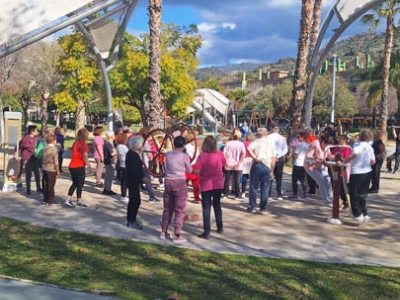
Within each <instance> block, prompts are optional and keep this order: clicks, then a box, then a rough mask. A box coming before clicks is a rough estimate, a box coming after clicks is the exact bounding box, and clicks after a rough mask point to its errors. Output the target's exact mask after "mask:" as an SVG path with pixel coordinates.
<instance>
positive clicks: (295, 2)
mask: <svg viewBox="0 0 400 300" xmlns="http://www.w3.org/2000/svg"><path fill="white" fill-rule="evenodd" d="M299 3H300V1H299V0H271V1H269V3H268V5H269V6H271V7H294V6H295V7H297V6H299Z"/></svg>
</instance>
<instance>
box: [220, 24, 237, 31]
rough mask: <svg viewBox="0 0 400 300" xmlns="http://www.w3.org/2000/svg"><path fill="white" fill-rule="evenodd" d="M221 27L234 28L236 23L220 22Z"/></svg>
mask: <svg viewBox="0 0 400 300" xmlns="http://www.w3.org/2000/svg"><path fill="white" fill-rule="evenodd" d="M222 28H229V29H232V30H233V29H235V28H236V24H235V23H222Z"/></svg>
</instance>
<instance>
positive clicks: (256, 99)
mask: <svg viewBox="0 0 400 300" xmlns="http://www.w3.org/2000/svg"><path fill="white" fill-rule="evenodd" d="M271 99H272V87H271V86H266V87H264V88H262V89H260V90H258V91H256V92H253V93H250V94H248V95H247V96H245V97H244V101H245V103H246V106H245V109H249V110H255V111H258V112H260V111H267V110H269V111H270V112H271V113H273V112H274V106H273V104H272V100H271Z"/></svg>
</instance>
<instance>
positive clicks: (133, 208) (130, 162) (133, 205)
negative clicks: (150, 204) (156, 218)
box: [125, 136, 145, 230]
mask: <svg viewBox="0 0 400 300" xmlns="http://www.w3.org/2000/svg"><path fill="white" fill-rule="evenodd" d="M142 146H143V137H141V136H134V137H132V138H130V139H129V141H128V148H129V151H128V153H127V154H126V161H125V167H126V172H125V181H126V186H127V187H128V189H129V202H128V207H127V213H126V226H127V227H131V228H134V229H139V230H140V229H142V224H140V223H139V222H138V221H137V214H138V211H139V207H140V204H141V203H142V200H141V198H140V185H141V184H142V182H143V180H144V179H145V177H144V173H143V168H142V160H141V159H140V155H139V153H140V152H141V151H142Z"/></svg>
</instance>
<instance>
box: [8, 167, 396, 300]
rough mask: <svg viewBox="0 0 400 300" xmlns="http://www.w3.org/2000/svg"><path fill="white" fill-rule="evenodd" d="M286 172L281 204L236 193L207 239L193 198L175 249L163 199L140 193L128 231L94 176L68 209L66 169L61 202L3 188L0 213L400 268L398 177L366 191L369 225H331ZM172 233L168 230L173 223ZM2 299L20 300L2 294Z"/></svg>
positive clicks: (56, 224) (200, 246)
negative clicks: (262, 205) (264, 211)
mask: <svg viewBox="0 0 400 300" xmlns="http://www.w3.org/2000/svg"><path fill="white" fill-rule="evenodd" d="M64 163H65V164H67V162H64ZM64 169H65V170H67V169H66V168H64ZM290 171H291V169H290V168H285V175H284V180H283V181H284V189H285V190H286V191H287V192H286V193H285V194H284V199H283V200H281V201H278V200H275V199H274V197H272V199H271V200H270V201H269V203H268V210H269V214H268V215H266V216H262V215H258V214H257V215H252V214H249V213H247V211H246V208H247V201H248V198H247V196H248V194H246V198H245V199H244V200H242V201H239V200H235V199H233V198H228V199H226V200H222V206H223V220H224V234H223V235H219V234H217V233H216V232H215V229H216V228H215V225H214V224H215V223H214V220H213V219H212V229H213V231H212V232H211V239H210V240H207V241H205V240H203V239H200V238H198V237H197V235H198V234H200V233H202V217H201V205H199V204H195V203H192V202H191V201H190V202H189V203H188V206H187V215H188V220H187V221H186V222H185V224H184V227H183V233H182V234H183V235H184V236H185V237H186V238H187V239H188V241H187V243H185V244H183V245H179V246H177V245H175V244H173V243H172V242H171V241H170V240H160V239H159V238H158V236H159V232H160V216H161V213H162V202H160V203H156V204H151V203H148V201H147V200H148V196H147V194H146V193H142V205H141V207H140V210H139V218H140V221H141V222H142V223H143V230H135V229H131V228H127V227H126V226H125V219H126V204H124V203H122V202H121V201H120V200H119V198H120V197H119V195H117V196H104V195H102V189H100V188H97V187H95V181H94V177H88V178H87V182H86V185H85V190H84V193H83V199H84V200H85V201H86V203H87V205H88V207H87V208H69V207H66V206H65V205H64V199H65V197H66V195H67V190H68V187H69V185H70V179H69V176H68V174H64V175H62V176H61V177H60V178H59V179H58V180H57V185H56V200H55V201H56V202H57V203H59V204H60V205H55V206H53V207H48V206H44V205H42V200H41V197H40V195H37V194H36V193H35V192H33V193H32V195H31V196H27V195H26V194H25V193H24V192H23V191H21V192H14V193H5V192H2V193H1V200H0V215H1V216H4V217H8V218H12V219H15V220H20V221H23V222H28V223H32V224H36V225H39V226H45V227H52V228H59V229H64V230H70V231H77V232H84V233H88V234H94V235H98V236H109V237H113V238H118V239H130V240H133V241H138V242H144V243H158V244H162V245H168V246H171V247H186V248H190V249H196V250H205V251H213V252H221V253H236V254H243V255H257V256H264V257H272V258H289V259H299V260H308V261H320V262H329V263H345V264H362V265H374V266H390V267H400V252H399V251H398V249H400V204H399V200H400V197H399V188H400V185H399V183H400V175H395V174H386V173H382V177H381V178H382V179H381V190H380V193H379V194H370V195H369V197H368V207H369V215H370V216H371V218H372V220H371V221H370V222H368V223H358V222H357V221H356V220H354V219H352V218H350V217H349V212H348V211H340V213H341V215H340V218H341V219H342V220H343V224H342V225H331V224H328V223H327V222H326V221H327V219H328V218H329V217H330V216H331V214H332V208H330V207H325V206H323V204H322V200H320V199H319V198H318V196H317V197H314V198H309V199H307V200H306V199H302V198H300V199H299V201H290V200H288V197H289V196H290V192H289V191H290V189H291V184H290V176H291V175H290ZM113 190H114V191H116V192H119V186H118V185H114V186H113ZM273 195H274V194H273ZM156 196H157V197H158V198H159V199H162V190H156ZM190 196H192V193H191V192H190ZM190 200H193V198H190ZM170 232H171V233H172V232H173V229H172V228H171V229H170ZM7 282H8V283H9V284H10V282H9V281H7ZM2 284H3V285H1V284H0V289H1V290H3V288H4V284H5V283H4V281H3V282H2ZM90 296H92V295H90ZM0 299H24V298H1V296H0ZM49 299H53V298H49ZM73 299H75V298H73ZM76 299H92V298H76Z"/></svg>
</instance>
